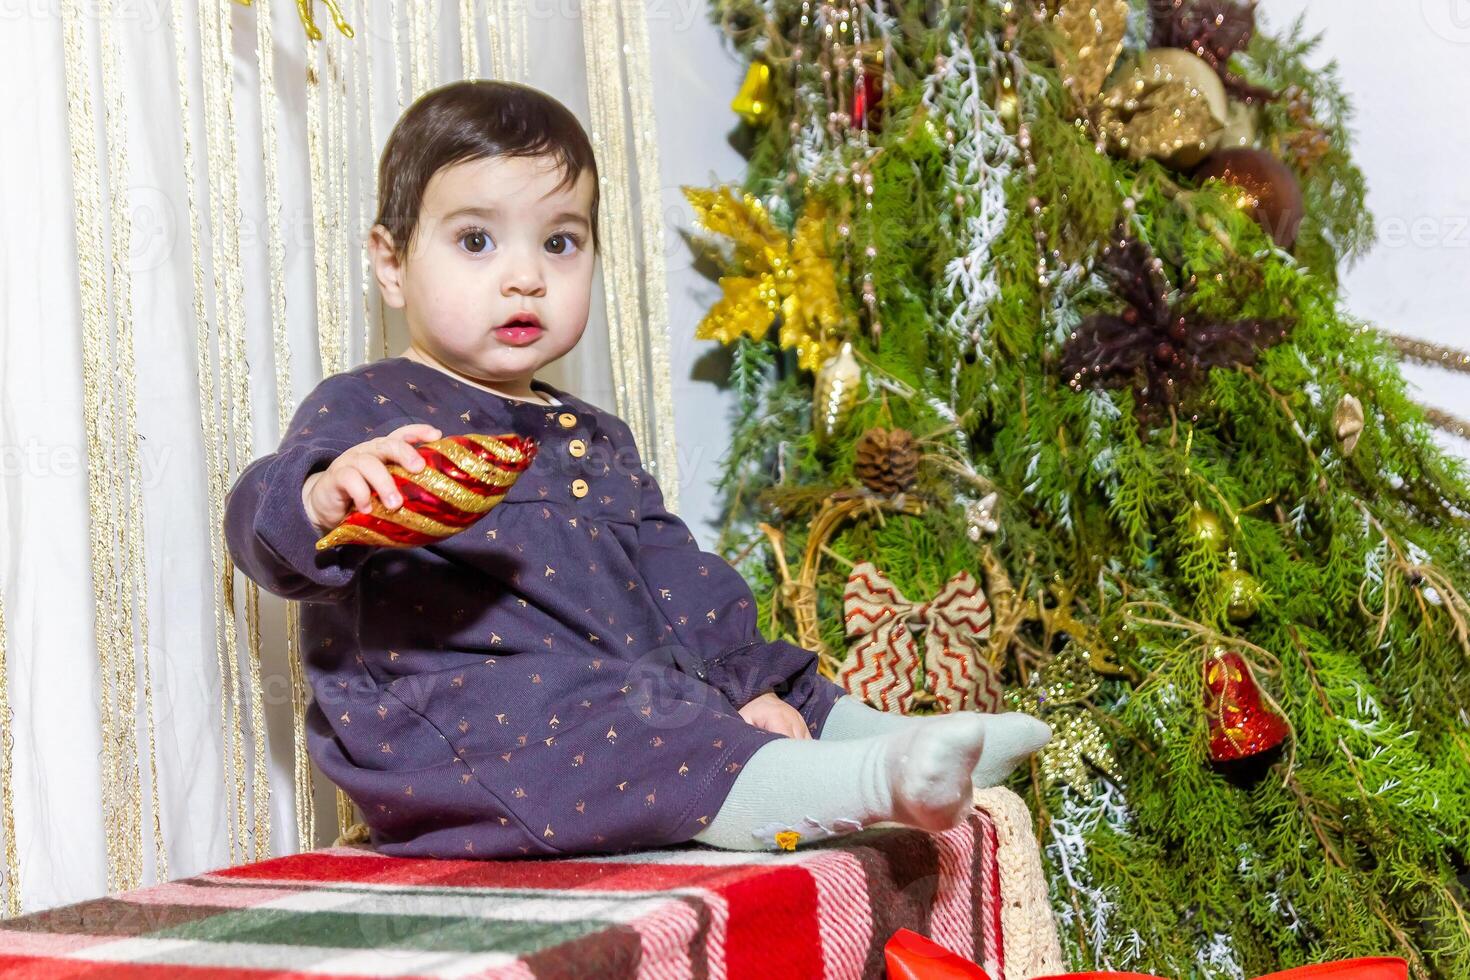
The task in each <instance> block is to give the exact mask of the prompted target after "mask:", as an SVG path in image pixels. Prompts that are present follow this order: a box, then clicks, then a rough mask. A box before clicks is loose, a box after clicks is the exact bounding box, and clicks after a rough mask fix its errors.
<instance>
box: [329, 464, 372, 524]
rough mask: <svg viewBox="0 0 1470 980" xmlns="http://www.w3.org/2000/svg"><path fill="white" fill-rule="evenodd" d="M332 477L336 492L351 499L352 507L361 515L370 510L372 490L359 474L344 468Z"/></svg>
mask: <svg viewBox="0 0 1470 980" xmlns="http://www.w3.org/2000/svg"><path fill="white" fill-rule="evenodd" d="M334 475H335V476H336V480H337V489H338V491H339V492H340V493H341V494H342V495H343V496H345V497H347V498H349V499H351V501H352V505H353V506H354V507H356V508H357V509H358V510H360V511H362V512H363V513H366V512H367V511H369V510H371V509H372V499H373V494H372V488H371V487H369V486H368V482H367V480H365V479H364V478H363V476H362V474H361V473H359V472H358V471H357V470H354V469H352V468H350V467H344V468H343V469H342V471H341V472H340V473H337V474H334Z"/></svg>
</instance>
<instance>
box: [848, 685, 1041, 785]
mask: <svg viewBox="0 0 1470 980" xmlns="http://www.w3.org/2000/svg"><path fill="white" fill-rule="evenodd" d="M967 714H973V712H967ZM976 716H977V717H979V718H983V719H985V751H984V752H983V753H981V755H980V762H979V763H978V764H977V765H976V766H975V771H974V772H973V773H972V774H971V778H972V781H973V782H974V785H975V788H976V789H984V788H985V787H987V786H999V785H1000V784H1001V783H1003V782H1005V781H1006V777H1007V776H1009V775H1010V774H1011V770H1013V769H1015V768H1016V766H1018V765H1020V764H1021V760H1023V759H1025V758H1026V757H1027V756H1029V755H1030V754H1031V753H1033V752H1035V751H1036V750H1037V749H1039V748H1041V747H1042V746H1043V745H1045V744H1046V743H1047V742H1048V741H1050V740H1051V728H1050V726H1048V725H1047V724H1046V723H1045V722H1043V721H1041V720H1039V719H1037V718H1033V717H1031V716H1030V715H1028V714H1023V713H1021V712H1019V711H1009V712H1006V713H1005V714H1000V715H991V714H977V715H976ZM933 717H934V716H932V715H928V716H925V715H901V714H898V713H896V712H889V711H879V710H877V709H876V708H872V707H869V706H868V705H866V704H864V703H863V702H862V701H860V700H859V699H857V698H855V697H853V696H852V695H850V694H849V695H844V696H843V697H840V698H838V699H837V702H836V703H835V704H833V705H832V711H831V712H830V713H829V714H828V715H827V721H826V723H825V724H824V725H823V726H822V739H823V740H827V739H850V738H867V737H869V736H872V735H881V734H884V733H886V732H901V731H905V730H907V729H908V728H910V727H912V726H914V725H922V724H924V723H925V722H927V721H929V720H930V719H931V718H933Z"/></svg>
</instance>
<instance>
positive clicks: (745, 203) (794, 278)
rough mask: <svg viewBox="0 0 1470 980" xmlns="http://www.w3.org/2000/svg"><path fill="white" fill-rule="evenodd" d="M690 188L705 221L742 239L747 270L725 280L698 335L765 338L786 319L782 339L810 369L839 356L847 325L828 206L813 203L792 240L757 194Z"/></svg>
mask: <svg viewBox="0 0 1470 980" xmlns="http://www.w3.org/2000/svg"><path fill="white" fill-rule="evenodd" d="M683 191H684V196H685V197H686V198H688V200H689V203H690V204H691V205H692V206H693V207H694V211H695V215H696V217H697V219H698V220H699V223H700V224H701V225H703V226H704V227H705V228H707V229H709V230H710V231H711V232H713V233H715V234H717V235H723V236H725V237H726V238H729V239H730V240H731V241H732V242H733V243H734V245H735V256H734V263H733V264H734V266H735V267H736V268H737V269H739V270H740V271H741V274H738V275H729V276H721V277H720V288H721V289H722V290H723V291H724V295H723V296H722V297H721V298H720V300H719V302H717V303H716V304H715V305H714V306H713V307H711V308H710V311H709V313H707V314H706V315H705V317H704V319H703V320H701V321H700V323H699V327H698V329H697V330H696V331H695V336H697V337H699V338H700V339H701V340H718V341H720V342H721V343H725V344H729V343H733V342H734V341H735V339H736V338H737V337H740V336H742V335H743V336H747V337H750V338H752V339H760V338H761V337H764V336H765V334H766V331H767V330H769V329H770V327H771V323H772V321H774V320H775V319H776V318H777V317H778V316H779V317H780V318H781V328H780V331H779V332H778V334H777V341H778V343H779V344H780V345H781V346H782V347H783V348H787V349H794V350H795V351H796V352H797V363H798V364H799V365H800V366H801V367H802V368H803V369H804V370H807V371H816V370H818V369H819V368H820V367H821V366H822V363H823V362H824V361H826V360H827V359H828V358H830V357H832V356H833V355H834V354H836V353H837V350H838V346H839V344H840V342H841V338H840V337H839V336H838V335H837V328H838V326H839V325H840V324H841V322H842V307H841V303H840V302H839V301H838V298H837V273H836V270H835V269H834V267H833V265H832V259H831V257H830V256H829V255H828V253H827V245H826V233H827V207H826V204H825V203H824V202H822V201H820V200H812V201H810V202H809V203H808V204H807V206H806V209H805V210H804V211H803V212H802V214H801V217H799V218H798V219H797V220H796V227H795V228H794V230H793V233H792V236H791V237H790V238H789V239H788V238H787V236H786V235H785V234H784V233H782V232H781V231H780V229H778V228H777V227H776V226H775V224H774V223H773V222H772V221H771V216H770V213H769V212H768V211H767V210H766V208H765V205H763V204H761V202H760V201H759V199H757V198H756V197H755V196H754V195H753V194H744V195H741V196H740V197H736V196H735V192H734V190H732V189H731V188H729V187H720V188H713V189H711V188H703V187H684V188H683Z"/></svg>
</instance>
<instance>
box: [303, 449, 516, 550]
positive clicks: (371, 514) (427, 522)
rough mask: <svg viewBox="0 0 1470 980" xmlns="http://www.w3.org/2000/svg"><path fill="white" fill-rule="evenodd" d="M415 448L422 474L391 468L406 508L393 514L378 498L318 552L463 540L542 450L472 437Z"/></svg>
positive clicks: (324, 541)
mask: <svg viewBox="0 0 1470 980" xmlns="http://www.w3.org/2000/svg"><path fill="white" fill-rule="evenodd" d="M414 448H415V449H416V450H418V454H419V456H421V457H422V458H423V460H424V462H425V463H426V464H427V465H426V466H425V467H424V468H423V469H421V470H419V471H418V472H417V473H410V472H408V470H406V469H404V468H403V467H402V466H399V465H398V464H397V463H389V464H388V473H389V474H390V475H391V476H392V477H393V483H394V485H396V486H397V487H398V492H399V493H400V494H401V495H402V496H403V506H401V507H399V508H398V509H397V510H389V509H388V508H386V507H384V506H383V502H382V501H381V500H379V499H378V495H377V494H376V493H374V494H373V495H372V502H371V509H369V510H368V511H367V512H366V513H364V512H362V511H358V510H354V511H351V512H349V513H348V515H347V516H346V517H345V518H343V519H342V521H341V523H339V524H338V525H337V526H336V527H334V528H332V530H330V531H328V532H327V533H326V534H325V535H323V536H322V538H321V540H319V541H318V542H317V543H316V547H317V550H318V551H321V550H323V549H326V548H333V547H336V546H337V545H342V544H366V545H376V546H378V547H382V548H416V547H418V546H419V545H424V544H432V543H433V542H435V541H442V540H443V539H445V538H447V537H449V536H451V535H454V534H458V533H459V532H460V531H463V530H464V529H465V528H467V527H469V526H470V525H471V524H473V523H475V522H476V521H478V520H479V519H480V518H482V517H484V516H485V515H486V514H487V513H489V511H490V508H492V507H494V506H495V505H496V504H498V503H500V501H501V500H503V499H505V495H506V494H507V493H509V492H510V488H511V487H512V486H514V485H515V482H516V481H517V480H519V479H520V477H521V474H522V473H524V472H525V471H526V468H527V467H528V466H530V465H531V460H532V459H534V458H535V457H536V449H537V445H536V440H535V439H532V438H531V437H529V436H518V435H514V434H510V433H507V434H505V435H495V436H492V435H479V434H476V433H470V434H466V435H462V436H446V437H444V438H443V439H435V440H434V441H433V442H426V443H424V444H423V445H420V446H415V447H414Z"/></svg>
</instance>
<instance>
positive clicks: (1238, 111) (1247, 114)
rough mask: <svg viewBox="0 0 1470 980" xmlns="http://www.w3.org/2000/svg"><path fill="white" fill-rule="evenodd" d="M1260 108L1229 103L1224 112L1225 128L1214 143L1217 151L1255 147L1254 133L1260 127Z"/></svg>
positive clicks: (1257, 105)
mask: <svg viewBox="0 0 1470 980" xmlns="http://www.w3.org/2000/svg"><path fill="white" fill-rule="evenodd" d="M1260 118H1261V107H1260V104H1259V103H1257V104H1255V105H1247V104H1246V103H1244V102H1236V101H1233V100H1232V101H1231V103H1230V107H1229V108H1228V109H1226V110H1225V128H1224V129H1222V130H1220V138H1219V139H1218V140H1217V141H1216V143H1215V146H1216V148H1217V149H1221V150H1230V149H1235V148H1236V147H1241V146H1255V145H1256V131H1257V129H1259V127H1260Z"/></svg>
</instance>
